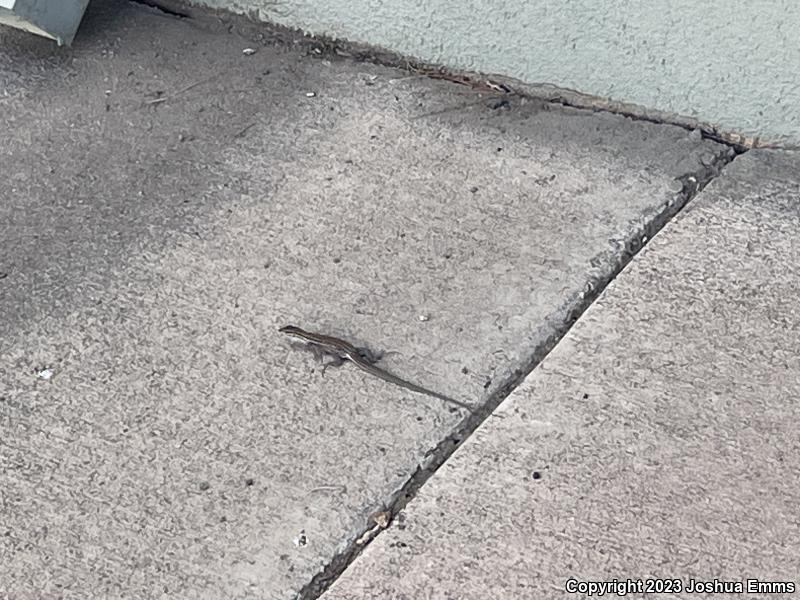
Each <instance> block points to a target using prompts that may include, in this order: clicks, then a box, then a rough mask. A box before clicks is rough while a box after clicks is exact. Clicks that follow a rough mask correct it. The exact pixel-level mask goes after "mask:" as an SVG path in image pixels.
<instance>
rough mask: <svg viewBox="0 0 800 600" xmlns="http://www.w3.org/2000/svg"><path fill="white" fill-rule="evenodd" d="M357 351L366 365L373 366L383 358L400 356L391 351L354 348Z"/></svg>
mask: <svg viewBox="0 0 800 600" xmlns="http://www.w3.org/2000/svg"><path fill="white" fill-rule="evenodd" d="M356 350H358V354H359V356H361V358H363V359H364V360H365V361H367V362H368V363H370V364H372V365H374V364H375V363H376V362H378V361H381V360H383V359H384V357H386V356H389V355H391V354H400V353H399V352H397V351H394V350H391V351H389V352H384V351H382V350H370V349H369V348H356Z"/></svg>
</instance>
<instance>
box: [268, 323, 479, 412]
mask: <svg viewBox="0 0 800 600" xmlns="http://www.w3.org/2000/svg"><path fill="white" fill-rule="evenodd" d="M278 331H279V332H281V333H285V334H287V335H289V336H291V337H293V338H296V339H299V340H302V341H304V342H306V343H307V344H308V345H309V348H310V349H311V350H312V351H313V352H314V353H315V354H317V355H318V356H319V355H321V354H326V355H329V356H331V357H332V358H333V361H332V362H330V363H328V364H327V365H325V367H324V368H327V367H329V366H331V367H335V366H339V365H341V364H343V363H344V362H345V361H346V360H349V361H350V362H351V363H353V364H354V365H355V366H357V367H358V368H359V369H361V370H362V371H364V372H365V373H369V374H370V375H372V376H373V377H377V378H378V379H382V380H383V381H386V382H388V383H391V384H394V385H396V386H399V387H402V388H405V389H407V390H410V391H412V392H416V393H418V394H425V395H427V396H431V397H432V398H437V399H439V400H442V401H443V402H447V403H449V404H454V405H455V406H459V407H461V408H463V409H466V410H468V411H469V412H473V410H472V408H471V407H470V406H469V405H467V404H465V403H463V402H459V401H458V400H455V399H453V398H450V397H449V396H445V395H444V394H440V393H439V392H434V391H433V390H429V389H427V388H424V387H422V386H419V385H416V384H415V383H411V382H410V381H406V380H405V379H401V378H400V377H398V376H397V375H394V374H393V373H389V372H388V371H385V370H383V369H381V368H380V367H377V366H375V363H376V362H377V361H378V360H379V359H380V356H376V355H375V354H373V353H372V352H370V351H369V349H367V348H357V347H356V346H354V345H353V344H351V343H350V342H346V341H345V340H342V339H339V338H336V337H333V336H330V335H323V334H321V333H312V332H310V331H305V330H304V329H300V328H299V327H297V326H295V325H284V326H283V327H281V328H280V329H278Z"/></svg>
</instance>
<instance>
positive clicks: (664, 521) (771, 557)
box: [323, 151, 800, 600]
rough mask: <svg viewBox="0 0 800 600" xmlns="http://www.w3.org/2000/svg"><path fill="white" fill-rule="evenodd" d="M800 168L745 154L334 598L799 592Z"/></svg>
mask: <svg viewBox="0 0 800 600" xmlns="http://www.w3.org/2000/svg"><path fill="white" fill-rule="evenodd" d="M799 173H800V156H798V155H795V156H791V155H786V154H784V155H781V154H779V153H771V152H764V151H753V152H750V153H748V154H747V155H745V156H743V157H740V158H738V159H736V161H735V162H734V163H733V164H732V165H731V166H729V167H728V168H727V169H726V170H725V172H724V173H723V174H722V175H721V176H720V177H719V178H718V179H717V180H715V181H714V182H712V183H711V185H709V187H708V188H706V190H705V191H703V192H702V193H701V194H700V196H699V197H698V198H696V199H694V200H693V201H692V205H691V207H690V208H688V209H687V210H685V211H684V212H683V213H681V215H680V216H679V217H678V218H677V219H676V220H675V222H673V223H670V224H669V225H667V226H666V227H665V228H664V230H663V231H662V232H661V233H660V234H659V235H658V236H657V237H656V238H655V239H654V240H653V241H652V242H651V243H650V244H649V245H648V246H647V248H645V249H644V251H643V252H642V253H641V254H640V255H639V256H637V258H636V259H635V260H634V261H633V262H632V263H631V264H630V265H629V266H628V268H627V269H625V271H624V272H623V273H622V274H621V275H620V276H619V277H618V278H617V279H616V280H615V281H614V282H613V283H612V284H611V285H609V286H608V288H606V290H605V291H604V292H603V294H602V295H601V297H600V298H599V299H598V300H597V302H595V303H594V304H593V305H592V307H591V308H589V309H588V310H587V311H586V313H585V314H584V315H583V317H581V319H580V320H579V321H578V322H577V323H576V324H575V326H574V327H573V328H572V329H571V330H570V332H569V333H568V334H567V336H566V337H565V338H564V339H563V340H561V342H560V343H559V344H558V346H557V347H556V348H555V349H554V350H553V352H552V353H550V354H549V355H548V356H547V358H546V359H545V360H544V361H543V362H542V363H541V364H539V366H538V367H537V368H536V370H535V371H534V372H533V373H532V374H531V376H530V377H528V379H527V380H526V381H525V383H524V384H523V385H522V386H520V387H519V388H518V389H517V390H516V391H515V392H514V393H513V394H512V396H511V397H510V398H508V399H507V400H506V401H505V402H504V403H503V404H502V405H501V406H500V407H499V409H498V410H497V412H496V413H495V416H497V417H498V418H497V419H491V420H490V421H488V422H487V423H485V424H484V426H482V427H481V428H479V429H478V430H477V431H476V433H475V435H473V436H472V437H471V438H470V439H469V440H468V441H467V442H466V443H465V444H464V446H463V447H462V448H460V449H459V450H458V451H457V452H456V453H455V454H453V456H452V457H451V458H450V460H449V461H448V462H447V463H446V464H445V466H444V468H443V469H442V470H441V471H440V472H439V473H438V474H437V475H436V476H435V477H434V478H433V479H431V480H430V481H429V482H428V484H427V485H426V486H425V487H424V488H423V489H422V490H421V492H420V494H419V496H418V497H417V498H415V500H414V502H413V503H411V504H410V505H409V507H408V509H407V510H406V511H403V512H402V513H401V514H399V515H398V516H397V519H396V521H395V524H394V525H393V526H392V527H391V529H390V530H389V531H387V532H386V533H385V534H384V535H382V536H380V538H379V539H378V540H377V541H376V542H375V543H374V544H372V545H371V546H370V547H369V549H368V551H367V552H366V553H365V554H364V555H363V556H362V557H361V558H360V559H358V560H357V561H356V562H355V564H354V565H353V566H352V567H351V568H350V569H349V570H348V571H347V573H346V574H345V575H344V576H343V577H342V578H341V579H340V580H339V581H337V583H336V585H335V586H334V587H333V589H332V590H331V591H330V592H329V593H327V594H325V595H324V596H323V598H324V599H325V600H343V599H346V598H398V599H400V598H409V599H410V598H465V599H466V598H475V599H478V598H480V599H483V598H560V597H586V596H587V590H591V589H592V588H590V587H589V586H591V585H594V586H595V587H594V591H595V593H594V596H601V595H602V594H601V593H600V592H602V591H603V590H605V595H606V596H607V597H617V595H618V594H620V592H627V593H625V597H631V598H640V597H643V594H642V592H643V591H647V590H648V589H650V590H651V591H654V592H661V593H656V594H650V595H649V596H647V597H677V598H698V597H712V596H713V597H726V596H731V597H735V596H737V595H738V594H737V593H734V592H737V590H740V592H738V593H739V594H743V595H742V597H747V598H790V597H796V595H797V591H798V590H797V586H798V584H800V581H798V579H797V575H798V573H800V518H799V513H798V510H797V500H798V481H800V461H799V460H798V456H800V438H798V434H797V422H798V419H800V406H798V403H797V399H798V398H800V311H799V310H798V307H797V298H798V297H800V267H799V266H798V265H800V243H798V235H797V234H798V231H800V188H799V187H798V182H799V181H800V180H798V174H799ZM615 580H616V581H615ZM628 580H632V583H631V584H629V583H628ZM748 580H750V581H749V582H748ZM618 582H623V583H622V584H619V583H618ZM604 583H605V584H608V586H609V587H606V588H601V587H599V586H600V585H602V584H604ZM629 585H630V587H622V586H629ZM709 585H710V586H711V588H710V589H709V588H708V587H707V586H709ZM738 586H741V587H738ZM707 591H715V592H716V593H717V594H718V595H716V596H714V595H713V594H707V593H706V592H707ZM748 592H749V593H748ZM754 592H755V593H754Z"/></svg>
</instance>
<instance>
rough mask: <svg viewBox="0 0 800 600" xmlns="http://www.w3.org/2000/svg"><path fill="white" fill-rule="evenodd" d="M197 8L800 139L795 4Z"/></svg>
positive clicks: (382, 0)
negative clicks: (248, 15) (240, 14)
mask: <svg viewBox="0 0 800 600" xmlns="http://www.w3.org/2000/svg"><path fill="white" fill-rule="evenodd" d="M198 3H202V4H205V5H208V6H215V7H220V8H227V9H229V10H233V11H237V12H248V13H252V12H253V11H255V12H256V14H258V16H259V18H261V19H264V20H267V21H272V22H276V23H280V24H282V25H287V26H290V27H296V28H300V29H303V30H305V31H307V32H310V33H315V34H325V35H328V36H333V37H339V38H344V39H347V40H350V41H356V42H365V43H368V44H373V45H377V46H382V47H384V48H387V49H389V50H393V51H396V52H399V53H402V54H407V55H411V56H414V57H417V58H419V59H422V60H424V61H430V62H435V63H441V64H445V65H448V66H451V67H455V68H463V69H467V70H474V71H481V72H485V73H496V74H502V75H507V76H511V77H514V78H518V79H520V80H522V81H524V82H527V83H546V84H553V85H556V86H559V87H564V88H570V89H574V90H577V91H580V92H582V93H586V94H591V95H596V96H600V97H603V98H609V99H612V100H616V101H621V102H628V103H634V104H638V105H641V106H643V107H647V108H649V109H656V110H661V111H666V112H669V113H672V114H676V115H682V116H687V117H692V118H696V119H698V120H700V121H703V122H708V123H710V124H712V125H717V126H720V127H721V128H723V129H725V130H729V131H734V132H739V133H743V134H746V135H753V136H761V137H763V138H766V139H769V140H776V141H786V142H789V143H794V144H797V143H800V116H799V115H800V2H798V1H797V0H774V1H770V2H764V1H758V0H755V1H754V0H726V1H723V0H703V1H702V2H701V1H698V0H674V1H667V0H652V1H650V2H641V1H639V0H636V1H633V0H607V1H605V2H597V1H596V0H565V1H561V2H552V1H546V0H484V1H480V0H344V1H340V0H202V2H198Z"/></svg>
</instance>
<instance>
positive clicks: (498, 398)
mask: <svg viewBox="0 0 800 600" xmlns="http://www.w3.org/2000/svg"><path fill="white" fill-rule="evenodd" d="M746 151H747V150H746V149H743V148H739V149H738V150H737V149H734V151H733V152H732V151H731V148H730V146H729V149H728V150H727V151H720V152H719V153H718V155H717V156H716V157H715V158H714V160H713V161H711V162H710V164H706V165H704V166H703V167H702V168H701V169H699V170H698V171H696V172H694V173H687V174H685V175H683V176H681V177H679V178H678V180H679V181H680V182H681V184H682V189H681V190H680V191H679V192H677V194H676V196H675V198H674V199H673V201H671V202H669V203H667V204H666V205H665V206H663V207H662V208H661V209H660V210H659V212H657V213H656V214H654V215H652V216H650V218H648V219H647V221H646V222H644V223H643V224H642V226H641V227H639V228H636V230H635V231H633V232H632V233H631V235H630V236H629V237H628V239H627V240H626V241H625V244H624V246H623V248H622V250H621V251H619V252H615V253H614V254H615V256H608V255H607V256H606V257H605V259H607V261H608V263H610V264H611V265H612V266H611V268H610V269H608V271H607V272H606V273H603V274H602V275H599V276H597V277H594V278H592V279H590V280H589V283H588V284H587V285H586V287H585V289H584V290H583V291H581V292H578V293H576V294H574V295H573V296H572V297H571V298H570V299H569V300H568V301H567V302H566V311H565V312H564V315H565V316H564V319H563V320H562V321H561V323H560V324H559V325H558V326H556V327H555V328H554V329H553V330H552V331H551V333H550V334H549V335H548V336H547V338H546V339H545V340H544V342H542V343H540V344H539V345H538V347H536V348H535V349H534V350H533V352H532V354H531V356H530V358H529V360H528V361H527V362H526V363H525V364H524V365H522V366H521V367H520V368H518V369H517V370H516V371H514V373H513V375H512V376H511V377H509V378H508V380H507V381H506V382H505V383H504V384H503V385H502V386H501V387H500V388H499V389H498V390H497V391H495V392H494V393H492V394H491V395H490V396H489V398H488V399H487V401H486V403H485V404H484V405H483V406H482V407H481V408H479V409H477V410H476V411H475V413H474V414H473V415H472V416H470V417H468V418H467V419H465V420H464V421H463V422H462V423H461V424H460V425H459V426H458V427H457V428H456V429H455V430H454V431H453V432H452V433H451V434H450V435H448V436H447V437H445V438H444V439H442V441H440V442H439V444H437V446H436V447H435V448H434V449H433V450H432V451H431V452H430V453H429V454H428V455H427V461H426V462H425V463H424V464H421V465H420V466H418V467H417V469H416V471H415V472H414V473H413V474H412V475H411V477H410V478H409V479H408V481H407V482H406V484H405V485H404V486H403V487H402V488H401V489H400V490H399V491H398V492H396V493H395V494H394V497H393V498H392V499H391V500H390V501H389V502H388V503H387V504H386V508H385V510H386V511H387V512H388V513H389V514H390V515H391V520H390V523H391V521H393V520H394V519H395V518H396V517H397V516H398V515H399V514H400V512H401V511H402V510H403V509H404V508H405V507H406V506H407V505H408V504H409V502H411V500H413V499H414V498H415V497H416V496H417V494H418V493H419V491H420V489H421V488H422V487H423V486H424V485H425V483H426V482H427V481H428V480H429V479H430V478H431V477H432V476H433V475H434V474H435V473H436V472H437V471H438V470H439V468H440V467H441V466H442V465H443V464H444V463H445V462H446V461H447V460H448V459H449V458H450V457H451V456H452V455H453V453H454V452H455V451H456V450H457V449H458V448H459V447H460V446H461V445H462V444H463V442H464V441H466V440H467V439H469V437H470V436H471V435H472V434H473V433H474V432H475V431H476V430H477V429H478V428H479V427H480V426H481V425H482V424H483V423H484V422H485V421H486V419H488V418H490V417H491V416H492V415H493V413H494V411H495V410H496V409H497V407H498V406H499V405H500V404H501V403H502V402H503V400H505V398H506V397H507V396H508V395H510V394H511V392H512V391H513V390H514V389H515V388H516V387H517V386H519V384H520V383H522V381H523V380H524V379H525V378H526V377H527V376H528V375H529V374H530V373H531V372H532V371H533V370H534V369H535V368H536V367H537V366H538V365H539V363H541V362H542V360H544V358H545V357H546V356H547V355H548V354H549V353H550V351H551V350H552V349H553V348H555V346H556V345H557V344H558V342H559V341H561V339H562V338H563V337H564V336H565V335H566V334H567V333H568V332H569V330H570V329H571V328H572V326H573V325H574V323H575V322H576V321H577V320H578V319H579V318H580V316H581V315H582V314H583V313H584V311H586V309H587V308H589V306H591V305H592V304H593V303H594V301H595V300H596V299H597V298H598V296H599V295H600V294H601V293H602V292H603V290H604V289H605V288H606V286H608V284H609V283H611V282H612V281H613V280H614V279H615V278H616V277H617V275H619V273H620V272H622V270H623V269H624V268H625V267H626V266H627V265H628V263H630V261H631V260H633V258H634V257H635V256H636V255H637V254H638V253H639V252H640V251H641V250H642V249H643V248H644V247H645V246H646V245H647V243H648V242H649V241H650V240H651V239H653V236H655V235H656V234H657V233H658V232H659V231H661V229H663V227H664V226H665V225H667V223H669V222H670V221H671V220H672V219H673V218H674V217H675V216H676V215H677V214H678V213H679V212H681V211H682V210H683V209H684V208H685V207H686V206H687V204H688V203H689V201H690V200H692V199H693V198H694V197H695V196H696V195H697V194H699V193H700V192H701V191H702V190H703V189H704V188H705V187H706V186H707V185H708V184H709V183H710V182H711V181H713V180H714V179H715V178H716V177H717V176H718V175H719V174H720V173H721V171H722V169H723V168H724V167H725V166H727V165H728V164H729V163H730V162H732V161H733V160H734V159H735V156H736V155H738V154H741V153H743V152H746ZM608 252H609V253H611V252H612V251H608ZM375 529H376V525H375V522H374V520H372V519H369V520H368V522H367V523H365V525H364V526H363V527H362V528H361V529H360V530H359V531H358V533H357V534H356V535H355V537H354V538H353V540H352V541H351V542H350V543H349V544H348V546H347V548H346V549H345V550H344V551H342V552H340V553H339V554H337V555H336V556H335V557H334V558H333V559H332V560H331V561H330V562H329V563H328V564H327V565H326V566H325V568H324V569H323V570H322V571H320V572H319V573H318V574H317V575H315V576H314V577H313V578H312V579H311V581H309V582H308V583H307V584H306V585H305V586H303V588H302V589H301V590H300V591H299V592H298V594H297V595H296V600H317V599H318V598H319V597H320V596H321V595H322V594H324V593H325V592H326V591H327V590H328V589H329V588H330V587H331V585H333V583H334V582H335V581H336V580H337V579H338V578H339V577H340V576H341V575H342V573H344V571H345V570H346V569H347V567H348V566H350V564H351V563H352V562H353V561H354V560H355V559H356V558H358V556H359V555H360V554H361V553H362V552H363V551H364V549H365V548H367V547H368V546H369V545H370V544H371V543H372V542H374V541H375V540H376V539H378V537H379V536H380V535H381V534H382V533H383V530H384V529H385V528H384V527H381V528H379V529H378V530H377V531H375Z"/></svg>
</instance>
